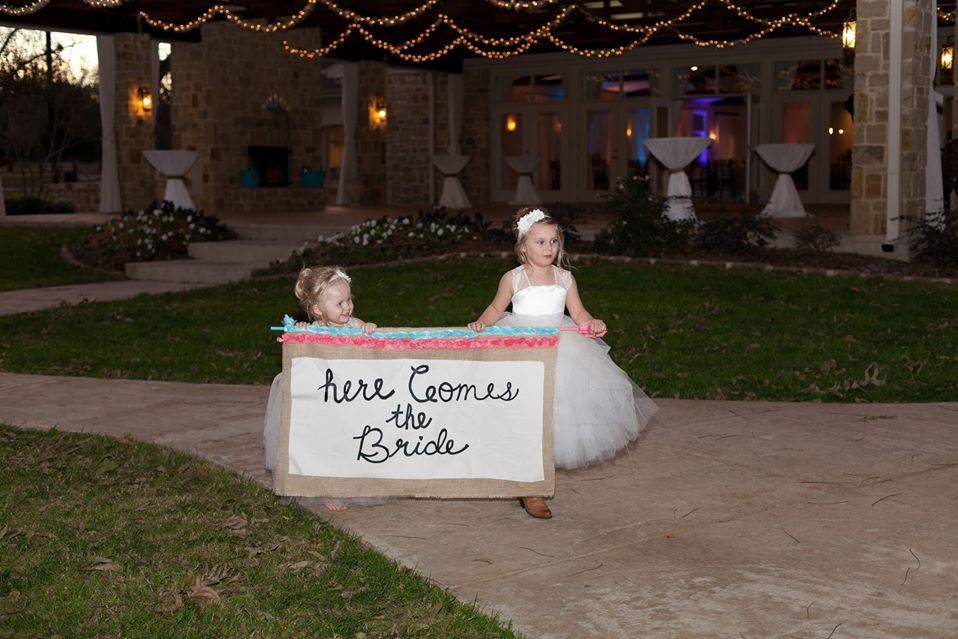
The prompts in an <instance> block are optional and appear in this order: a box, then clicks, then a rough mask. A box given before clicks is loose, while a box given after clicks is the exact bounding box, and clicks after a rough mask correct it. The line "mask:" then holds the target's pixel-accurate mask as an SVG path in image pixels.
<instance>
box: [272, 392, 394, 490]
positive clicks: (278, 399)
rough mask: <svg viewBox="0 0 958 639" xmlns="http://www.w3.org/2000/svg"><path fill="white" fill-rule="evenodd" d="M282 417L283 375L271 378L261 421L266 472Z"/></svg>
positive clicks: (274, 466) (274, 452) (274, 464)
mask: <svg viewBox="0 0 958 639" xmlns="http://www.w3.org/2000/svg"><path fill="white" fill-rule="evenodd" d="M282 417H283V374H282V373H280V374H279V375H277V376H276V377H274V378H273V383H272V384H271V385H270V387H269V399H267V400H266V416H265V418H264V419H263V451H264V453H265V457H266V459H265V462H266V470H268V471H270V472H272V471H273V470H274V469H275V468H276V455H277V451H278V450H279V428H280V422H281V421H282ZM316 499H317V500H318V502H319V503H321V504H347V505H350V506H378V505H380V504H384V503H385V502H386V500H385V499H382V498H379V497H350V498H348V499H343V498H335V499H333V498H326V497H317V498H316Z"/></svg>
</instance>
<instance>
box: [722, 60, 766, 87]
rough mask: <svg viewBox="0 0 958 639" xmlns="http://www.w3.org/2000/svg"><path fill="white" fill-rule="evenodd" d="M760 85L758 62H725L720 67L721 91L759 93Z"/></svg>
mask: <svg viewBox="0 0 958 639" xmlns="http://www.w3.org/2000/svg"><path fill="white" fill-rule="evenodd" d="M760 87H761V71H760V67H759V65H758V64H723V65H722V66H720V67H719V68H718V92H719V93H757V92H758V91H759V88H760Z"/></svg>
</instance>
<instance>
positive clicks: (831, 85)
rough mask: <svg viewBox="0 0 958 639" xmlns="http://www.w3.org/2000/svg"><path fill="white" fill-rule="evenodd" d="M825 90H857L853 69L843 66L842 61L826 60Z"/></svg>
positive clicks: (835, 59)
mask: <svg viewBox="0 0 958 639" xmlns="http://www.w3.org/2000/svg"><path fill="white" fill-rule="evenodd" d="M825 88H826V89H853V88H855V76H854V75H853V73H852V69H851V68H850V67H849V66H848V65H845V64H842V61H841V60H839V59H837V58H833V59H831V60H825Z"/></svg>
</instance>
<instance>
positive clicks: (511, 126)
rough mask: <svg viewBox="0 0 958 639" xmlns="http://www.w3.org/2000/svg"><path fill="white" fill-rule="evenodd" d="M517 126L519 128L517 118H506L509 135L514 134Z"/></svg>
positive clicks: (511, 116) (508, 116) (509, 116)
mask: <svg viewBox="0 0 958 639" xmlns="http://www.w3.org/2000/svg"><path fill="white" fill-rule="evenodd" d="M516 126H518V125H517V124H516V116H514V115H507V116H506V131H508V132H509V133H512V132H513V131H515V130H516Z"/></svg>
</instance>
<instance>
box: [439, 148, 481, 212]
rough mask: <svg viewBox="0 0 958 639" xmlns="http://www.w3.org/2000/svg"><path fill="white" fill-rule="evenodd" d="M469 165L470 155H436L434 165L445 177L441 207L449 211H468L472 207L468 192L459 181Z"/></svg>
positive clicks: (440, 200)
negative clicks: (467, 195) (460, 175)
mask: <svg viewBox="0 0 958 639" xmlns="http://www.w3.org/2000/svg"><path fill="white" fill-rule="evenodd" d="M468 163H469V156H468V155H448V154H442V155H434V156H432V164H433V166H435V167H436V168H437V169H439V172H440V173H442V175H443V180H442V193H441V194H440V195H439V206H443V207H445V208H447V209H468V208H471V207H472V204H471V203H470V202H469V198H468V197H466V191H465V190H464V189H463V188H462V182H460V181H459V174H460V173H462V170H463V169H464V168H466V164H468Z"/></svg>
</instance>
